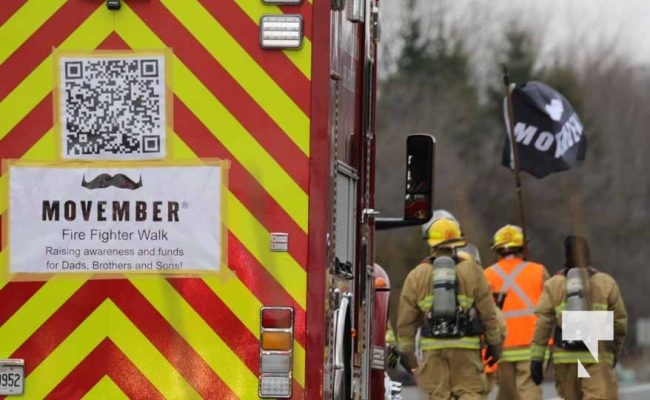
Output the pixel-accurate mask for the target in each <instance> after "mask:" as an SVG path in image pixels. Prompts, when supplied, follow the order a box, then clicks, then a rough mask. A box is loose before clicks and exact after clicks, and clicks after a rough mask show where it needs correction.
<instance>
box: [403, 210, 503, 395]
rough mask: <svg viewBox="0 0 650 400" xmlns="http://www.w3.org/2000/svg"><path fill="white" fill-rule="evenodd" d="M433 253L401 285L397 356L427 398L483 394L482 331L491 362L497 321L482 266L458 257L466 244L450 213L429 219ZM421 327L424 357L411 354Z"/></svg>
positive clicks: (497, 344) (495, 356)
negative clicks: (419, 361)
mask: <svg viewBox="0 0 650 400" xmlns="http://www.w3.org/2000/svg"><path fill="white" fill-rule="evenodd" d="M428 225H429V226H428V228H427V230H426V239H427V241H428V244H429V246H430V247H431V257H430V258H429V259H427V260H425V261H423V262H421V263H420V264H419V265H418V266H416V267H415V268H414V269H413V270H412V271H411V272H410V273H409V274H408V275H407V277H406V279H405V281H404V285H403V287H402V291H401V296H400V302H399V309H398V317H397V321H398V322H397V334H398V344H399V348H400V355H401V362H402V364H403V365H405V366H406V367H407V368H408V369H409V370H411V371H413V372H415V375H416V381H417V384H418V387H420V389H422V390H423V391H424V392H425V393H427V395H428V399H430V400H433V399H436V400H438V399H440V400H443V399H444V400H447V399H451V398H455V399H462V400H471V399H485V398H486V397H487V394H488V391H487V389H488V387H487V380H486V377H485V374H484V373H483V362H482V360H481V355H480V346H481V335H484V336H485V338H486V342H487V350H486V352H487V355H488V358H490V364H491V365H493V364H495V363H496V362H497V361H498V360H499V357H500V354H501V338H500V329H499V323H498V321H497V319H496V316H495V310H494V304H493V301H492V296H491V295H490V291H489V289H488V285H487V281H486V280H485V277H484V276H483V273H482V270H481V267H480V266H479V265H478V264H476V262H474V261H472V260H466V261H460V260H459V259H458V258H457V257H456V254H455V249H456V248H458V247H461V246H464V245H465V244H466V243H465V240H464V239H463V237H462V234H461V231H460V226H459V224H458V222H457V221H455V220H454V219H450V218H444V217H443V218H438V219H436V220H434V221H432V222H430V223H429V224H428ZM418 329H419V330H420V339H419V343H418V344H419V348H420V350H421V351H422V361H421V363H418V359H417V357H416V355H415V337H416V333H417V331H418Z"/></svg>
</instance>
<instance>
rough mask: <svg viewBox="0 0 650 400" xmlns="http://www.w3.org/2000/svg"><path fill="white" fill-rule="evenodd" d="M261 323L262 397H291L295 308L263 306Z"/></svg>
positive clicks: (260, 393)
mask: <svg viewBox="0 0 650 400" xmlns="http://www.w3.org/2000/svg"><path fill="white" fill-rule="evenodd" d="M260 320H261V321H260V322H261V324H260V326H261V329H260V386H259V395H260V397H262V398H289V397H291V377H292V372H293V309H292V308H291V307H262V309H261V311H260Z"/></svg>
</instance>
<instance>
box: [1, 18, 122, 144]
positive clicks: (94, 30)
mask: <svg viewBox="0 0 650 400" xmlns="http://www.w3.org/2000/svg"><path fill="white" fill-rule="evenodd" d="M112 30H113V14H110V11H108V10H107V9H106V7H98V8H97V10H96V11H95V12H93V13H92V15H91V16H90V17H89V18H88V19H87V20H86V21H84V23H83V24H81V26H79V28H77V29H76V30H75V31H74V32H73V33H72V34H71V35H70V36H68V38H67V39H66V40H65V41H64V42H63V43H61V46H60V47H59V49H63V50H71V49H72V50H78V49H94V48H96V47H97V45H99V44H100V43H101V42H102V41H103V40H104V39H105V38H106V36H108V34H109V33H111V31H112ZM53 61H54V58H53V57H52V55H49V56H48V57H47V58H45V60H43V62H41V63H40V64H39V66H38V67H36V68H35V69H34V70H33V71H32V72H31V73H30V74H29V76H28V77H27V78H25V79H24V80H23V81H22V82H21V83H20V84H19V85H18V86H17V87H16V88H15V89H14V90H13V91H12V92H11V93H9V95H7V97H5V98H4V100H2V102H0V139H2V138H4V137H5V136H6V135H7V133H9V132H10V131H11V130H12V129H13V128H14V126H16V124H17V123H18V122H19V121H20V120H21V119H23V118H24V117H25V115H27V114H28V113H29V112H30V111H31V110H32V109H33V108H34V107H35V106H36V105H37V104H38V103H39V102H40V101H41V100H43V98H44V97H45V96H47V94H48V93H50V92H51V91H52V87H53V79H54V73H53V71H54V69H53Z"/></svg>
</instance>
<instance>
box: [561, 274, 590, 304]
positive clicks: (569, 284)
mask: <svg viewBox="0 0 650 400" xmlns="http://www.w3.org/2000/svg"><path fill="white" fill-rule="evenodd" d="M588 279H589V275H588V271H587V270H586V269H585V268H578V267H576V268H571V269H569V270H568V271H567V273H566V303H567V311H586V310H587V280H588Z"/></svg>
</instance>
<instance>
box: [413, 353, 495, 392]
mask: <svg viewBox="0 0 650 400" xmlns="http://www.w3.org/2000/svg"><path fill="white" fill-rule="evenodd" d="M416 380H417V384H418V387H419V388H420V389H421V390H422V391H423V392H424V393H426V394H427V396H428V397H427V399H428V400H449V399H458V400H484V399H487V395H488V382H487V377H486V376H485V374H484V373H483V361H481V353H480V351H479V350H467V349H442V350H427V351H424V352H423V360H422V363H421V364H420V365H419V367H418V370H417V372H416Z"/></svg>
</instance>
